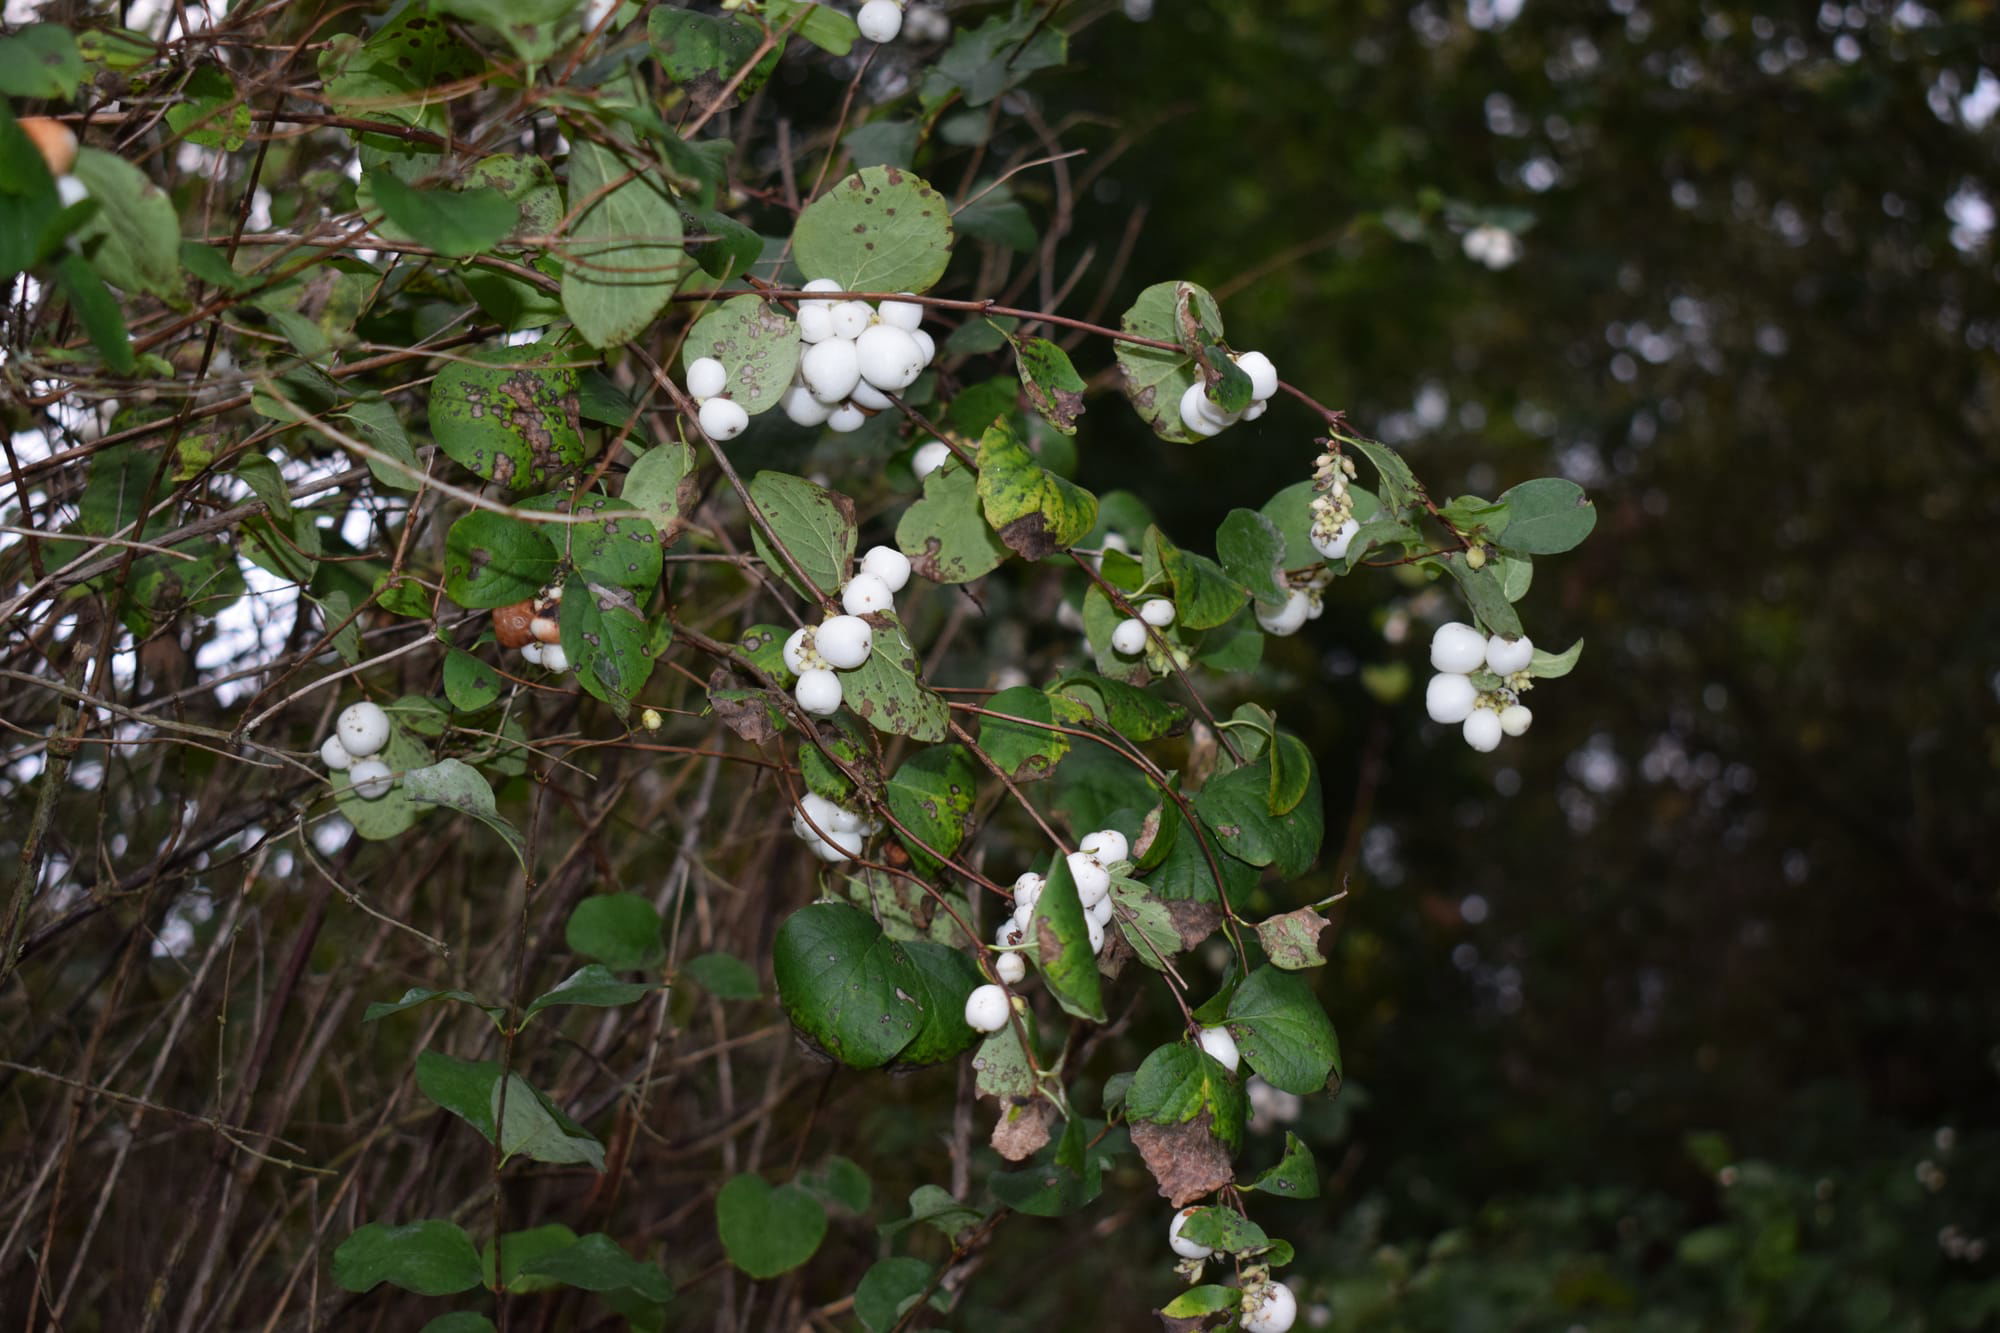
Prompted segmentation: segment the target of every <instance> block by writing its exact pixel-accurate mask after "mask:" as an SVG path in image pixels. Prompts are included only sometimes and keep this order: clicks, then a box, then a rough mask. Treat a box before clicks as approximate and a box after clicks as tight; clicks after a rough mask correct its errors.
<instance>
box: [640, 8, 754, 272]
mask: <svg viewBox="0 0 2000 1333" xmlns="http://www.w3.org/2000/svg"><path fill="white" fill-rule="evenodd" d="M653 12H654V13H655V14H664V13H668V12H670V11H667V10H664V9H656V10H654V11H653ZM684 221H685V222H686V224H687V225H688V226H689V227H692V228H693V230H692V231H690V232H689V233H688V234H687V235H686V236H685V237H684V238H683V243H684V244H685V245H686V246H687V252H688V254H689V255H691V256H693V258H694V261H695V262H696V263H697V264H700V265H701V268H702V272H704V273H706V274H708V276H709V277H711V278H714V279H715V280H716V281H717V282H727V281H729V280H730V279H731V278H740V277H742V276H743V275H744V274H745V273H748V272H749V271H750V267H751V265H753V264H755V263H756V262H757V261H758V260H759V259H761V258H763V256H764V238H763V237H762V236H759V235H758V234H757V233H756V232H755V231H753V230H752V229H750V228H749V227H746V226H744V225H743V224H742V223H741V222H738V221H737V220H736V219H735V218H732V217H730V216H729V215H728V214H726V213H718V212H716V211H715V210H714V209H712V208H690V209H687V210H686V217H685V219H684Z"/></svg>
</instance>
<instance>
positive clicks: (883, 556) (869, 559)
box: [861, 546, 910, 592]
mask: <svg viewBox="0 0 2000 1333" xmlns="http://www.w3.org/2000/svg"><path fill="white" fill-rule="evenodd" d="M861 572H862V573H863V574H873V575H874V576H875V577H876V578H878V579H880V580H882V582H883V583H885V584H887V585H888V588H889V591H890V592H901V591H902V590H903V586H904V585H905V584H907V583H908V582H909V581H910V557H908V556H906V555H904V554H903V553H902V552H901V551H899V550H897V549H896V548H895V547H893V546H871V547H869V548H868V549H867V550H865V551H863V552H862V553H861Z"/></svg>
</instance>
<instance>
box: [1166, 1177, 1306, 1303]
mask: <svg viewBox="0 0 2000 1333" xmlns="http://www.w3.org/2000/svg"><path fill="white" fill-rule="evenodd" d="M1200 1211H1201V1209H1200V1208H1199V1207H1198V1206H1197V1207H1191V1208H1183V1209H1181V1210H1180V1211H1179V1212H1177V1213H1175V1214H1174V1220H1173V1221H1172V1222H1170V1223H1168V1224H1167V1245H1168V1246H1169V1247H1170V1248H1171V1249H1172V1250H1173V1252H1174V1253H1175V1254H1178V1255H1179V1256H1180V1257H1181V1258H1183V1259H1191V1260H1193V1261H1194V1262H1193V1264H1192V1265H1190V1268H1191V1270H1198V1269H1199V1268H1200V1266H1201V1261H1202V1260H1204V1259H1206V1258H1208V1257H1209V1256H1210V1255H1212V1254H1214V1253H1215V1251H1214V1250H1213V1249H1211V1248H1209V1247H1208V1246H1206V1245H1203V1244H1202V1243H1201V1242H1200V1241H1198V1240H1190V1239H1189V1238H1188V1237H1186V1236H1183V1235H1182V1234H1181V1230H1182V1228H1184V1227H1186V1226H1187V1224H1188V1221H1189V1219H1191V1218H1192V1217H1193V1216H1194V1215H1195V1214H1196V1213H1198V1212H1200ZM1298 1317H1299V1302H1298V1298H1297V1297H1296V1296H1294V1295H1292V1289H1291V1288H1290V1287H1288V1286H1286V1285H1285V1284H1284V1283H1282V1282H1271V1281H1266V1282H1264V1283H1263V1284H1262V1285H1261V1286H1255V1285H1253V1286H1252V1287H1251V1288H1250V1289H1249V1290H1248V1291H1246V1292H1245V1293H1244V1310H1243V1328H1244V1330H1245V1333H1285V1331H1286V1330H1287V1329H1289V1328H1290V1327H1291V1326H1292V1324H1293V1322H1294V1321H1296V1320H1297V1319H1298Z"/></svg>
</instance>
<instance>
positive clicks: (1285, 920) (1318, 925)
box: [1257, 907, 1330, 972]
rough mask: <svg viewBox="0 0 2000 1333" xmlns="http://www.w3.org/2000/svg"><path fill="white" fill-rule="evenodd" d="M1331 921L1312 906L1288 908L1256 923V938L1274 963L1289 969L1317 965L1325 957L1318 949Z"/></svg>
mask: <svg viewBox="0 0 2000 1333" xmlns="http://www.w3.org/2000/svg"><path fill="white" fill-rule="evenodd" d="M1329 924H1330V923H1329V922H1328V921H1327V919H1326V918H1325V917H1323V916H1321V915H1320V914H1319V913H1318V912H1315V911H1314V910H1313V909H1312V908H1310V907H1301V908H1299V909H1298V910H1297V911H1296V912H1286V913H1284V914H1283V915H1281V916H1274V917H1270V918H1268V919H1266V920H1263V921H1259V922H1258V923H1257V942H1258V943H1259V944H1261V945H1263V946H1264V952H1265V953H1267V954H1269V955H1270V956H1271V962H1272V964H1273V965H1274V966H1277V967H1282V968H1284V969H1285V970H1286V971H1287V972H1297V971H1300V970H1302V969H1304V968H1308V967H1318V966H1319V965H1320V964H1322V963H1324V962H1325V961H1326V955H1324V954H1322V953H1321V952H1320V951H1319V937H1320V933H1321V932H1322V931H1324V930H1325V929H1326V928H1327V926H1328V925H1329Z"/></svg>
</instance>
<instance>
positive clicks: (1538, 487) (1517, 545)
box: [1500, 477, 1597, 555]
mask: <svg viewBox="0 0 2000 1333" xmlns="http://www.w3.org/2000/svg"><path fill="white" fill-rule="evenodd" d="M1500 503H1501V504H1504V505H1506V506H1507V511H1508V513H1509V515H1510V516H1511V517H1510V519H1509V521H1508V524H1507V529H1506V533H1505V536H1504V538H1503V539H1501V541H1500V545H1502V546H1504V547H1506V548H1507V549H1508V550H1510V551H1520V552H1523V553H1524V554H1527V555H1560V554H1562V553H1563V552H1564V551H1568V550H1573V549H1574V548H1575V547H1577V546H1578V545H1580V544H1581V543H1582V541H1583V539H1584V538H1585V537H1588V536H1589V535H1590V531H1591V529H1592V528H1595V527H1596V526H1597V507H1596V506H1595V505H1593V504H1592V503H1591V502H1590V497H1588V496H1587V495H1585V494H1584V493H1583V487H1581V486H1579V485H1577V484H1576V483H1575V482H1573V481H1565V480H1563V479H1562V478H1560V477H1539V478H1537V479H1536V480H1534V481H1524V482H1522V483H1521V484H1520V485H1519V486H1515V487H1513V488H1512V489H1510V490H1508V491H1507V492H1505V493H1504V494H1502V495H1501V497H1500Z"/></svg>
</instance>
